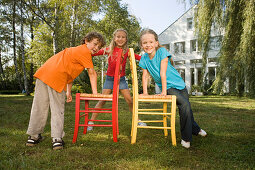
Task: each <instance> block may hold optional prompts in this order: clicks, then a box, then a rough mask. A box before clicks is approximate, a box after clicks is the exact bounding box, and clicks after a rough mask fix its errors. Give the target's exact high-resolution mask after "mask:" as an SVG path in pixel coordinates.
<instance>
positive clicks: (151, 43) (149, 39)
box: [141, 33, 159, 58]
mask: <svg viewBox="0 0 255 170" xmlns="http://www.w3.org/2000/svg"><path fill="white" fill-rule="evenodd" d="M158 46H159V43H158V41H156V39H155V36H154V35H153V34H150V33H147V34H144V35H143V36H142V37H141V47H142V48H143V50H144V52H146V53H148V54H149V56H150V58H153V57H154V55H155V54H156V51H157V48H158Z"/></svg>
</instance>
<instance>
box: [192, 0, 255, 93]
mask: <svg viewBox="0 0 255 170" xmlns="http://www.w3.org/2000/svg"><path fill="white" fill-rule="evenodd" d="M254 11H255V1H254V0H200V1H199V2H198V4H197V15H196V30H197V34H198V38H199V42H201V43H200V47H201V49H202V50H203V52H204V55H203V60H204V61H206V57H207V51H208V48H209V47H208V42H209V39H210V30H211V27H212V24H216V25H217V26H218V27H219V28H220V29H223V30H224V35H223V39H222V48H221V50H220V54H219V71H218V74H217V78H216V80H215V82H214V83H213V88H214V92H216V93H219V94H220V93H223V87H224V85H223V84H224V82H225V81H226V80H229V82H230V85H231V86H230V88H231V89H230V90H231V91H234V92H235V93H236V94H238V95H239V96H242V95H244V94H245V93H246V92H247V94H248V95H250V96H253V97H254V96H255V88H254V86H255V80H254V77H255V46H254V44H255V30H254V26H255V12H254ZM245 87H246V90H245Z"/></svg>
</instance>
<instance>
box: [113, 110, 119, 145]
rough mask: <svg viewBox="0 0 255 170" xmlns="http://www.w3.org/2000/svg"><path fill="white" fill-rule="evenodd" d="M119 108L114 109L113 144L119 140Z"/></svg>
mask: <svg viewBox="0 0 255 170" xmlns="http://www.w3.org/2000/svg"><path fill="white" fill-rule="evenodd" d="M116 111H117V107H116V106H113V108H112V136H113V142H117V141H118V139H117V133H118V132H117V131H118V128H117V123H118V122H117V112H116Z"/></svg>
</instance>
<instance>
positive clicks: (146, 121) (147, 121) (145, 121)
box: [138, 120, 164, 123]
mask: <svg viewBox="0 0 255 170" xmlns="http://www.w3.org/2000/svg"><path fill="white" fill-rule="evenodd" d="M138 122H144V123H153V122H154V123H156V122H164V121H163V120H139V121H138Z"/></svg>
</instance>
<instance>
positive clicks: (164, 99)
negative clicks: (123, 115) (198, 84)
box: [129, 48, 176, 146]
mask: <svg viewBox="0 0 255 170" xmlns="http://www.w3.org/2000/svg"><path fill="white" fill-rule="evenodd" d="M129 56H130V58H129V61H130V67H131V72H132V85H133V116H132V129H131V144H134V143H135V142H136V136H137V128H147V129H149V128H150V129H163V130H164V135H165V136H167V135H168V129H171V137H172V145H174V146H176V135H175V115H176V96H174V95H167V96H159V95H146V96H141V95H139V94H138V80H137V70H136V61H135V55H134V50H133V49H132V48H130V49H129ZM142 102H147V103H148V102H156V103H163V107H162V108H158V109H157V108H153V109H148V108H147V109H146V108H143V109H142V108H139V106H141V103H142ZM169 103H171V112H168V111H167V104H169ZM169 110H170V109H169ZM139 115H159V116H162V117H163V118H162V119H161V118H160V119H159V120H138V117H139ZM168 119H170V126H168V125H167V120H168ZM138 122H144V123H147V126H138ZM157 122H162V126H149V124H148V123H150V124H153V123H154V124H155V123H157ZM157 125H158V123H157Z"/></svg>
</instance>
